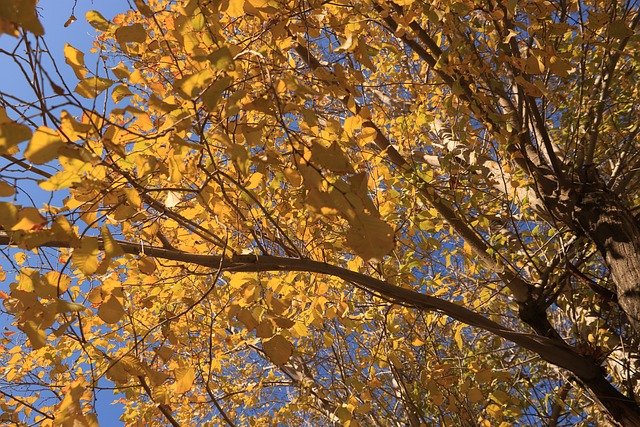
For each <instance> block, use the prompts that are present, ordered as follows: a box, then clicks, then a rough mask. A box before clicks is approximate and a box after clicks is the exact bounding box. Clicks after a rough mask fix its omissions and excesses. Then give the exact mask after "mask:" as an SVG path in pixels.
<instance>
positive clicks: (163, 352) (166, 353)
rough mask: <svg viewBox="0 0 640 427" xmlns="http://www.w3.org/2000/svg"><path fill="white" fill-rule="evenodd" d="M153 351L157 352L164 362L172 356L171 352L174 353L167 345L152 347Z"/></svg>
mask: <svg viewBox="0 0 640 427" xmlns="http://www.w3.org/2000/svg"><path fill="white" fill-rule="evenodd" d="M153 351H155V352H156V353H157V354H158V356H160V358H162V360H163V361H165V362H168V361H169V360H170V359H171V358H172V357H173V354H174V353H175V352H174V351H173V350H171V349H170V348H169V347H157V348H154V349H153Z"/></svg>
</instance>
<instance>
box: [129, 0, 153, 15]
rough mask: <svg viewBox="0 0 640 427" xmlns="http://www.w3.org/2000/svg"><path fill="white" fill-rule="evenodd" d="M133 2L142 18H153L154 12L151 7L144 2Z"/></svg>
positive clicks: (140, 0) (138, 0) (137, 0)
mask: <svg viewBox="0 0 640 427" xmlns="http://www.w3.org/2000/svg"><path fill="white" fill-rule="evenodd" d="M133 2H134V3H135V5H136V7H137V8H138V10H139V11H140V13H141V14H142V16H145V17H147V18H151V17H152V16H153V11H152V10H151V8H150V7H149V6H147V4H146V3H145V2H144V0H133Z"/></svg>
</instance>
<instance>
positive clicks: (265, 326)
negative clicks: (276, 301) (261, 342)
mask: <svg viewBox="0 0 640 427" xmlns="http://www.w3.org/2000/svg"><path fill="white" fill-rule="evenodd" d="M256 336H257V337H258V338H270V337H272V336H273V323H272V322H271V320H269V319H263V320H262V321H261V322H260V323H258V325H257V326H256Z"/></svg>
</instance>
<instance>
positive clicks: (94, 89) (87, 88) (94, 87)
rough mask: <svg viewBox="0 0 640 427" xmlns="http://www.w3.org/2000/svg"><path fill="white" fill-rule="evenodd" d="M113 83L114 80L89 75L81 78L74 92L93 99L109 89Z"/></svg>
mask: <svg viewBox="0 0 640 427" xmlns="http://www.w3.org/2000/svg"><path fill="white" fill-rule="evenodd" d="M112 84H113V80H109V79H105V78H102V77H89V78H86V79H84V80H81V81H80V83H78V85H77V86H76V88H75V89H74V92H76V93H77V94H78V95H80V96H82V97H84V98H88V99H93V98H95V97H97V96H98V95H100V94H101V93H102V92H104V91H105V90H107V89H109V87H111V85H112Z"/></svg>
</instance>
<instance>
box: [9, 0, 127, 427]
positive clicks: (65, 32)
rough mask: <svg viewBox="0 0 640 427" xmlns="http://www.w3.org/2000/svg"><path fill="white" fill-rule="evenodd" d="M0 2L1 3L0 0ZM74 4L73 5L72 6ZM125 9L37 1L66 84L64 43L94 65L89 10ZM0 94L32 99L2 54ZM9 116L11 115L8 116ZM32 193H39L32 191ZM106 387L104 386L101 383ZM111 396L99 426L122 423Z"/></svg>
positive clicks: (114, 4)
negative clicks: (70, 19)
mask: <svg viewBox="0 0 640 427" xmlns="http://www.w3.org/2000/svg"><path fill="white" fill-rule="evenodd" d="M0 1H3V0H0ZM74 3H76V4H74ZM128 8H129V5H128V3H127V1H126V0H76V1H75V2H74V0H40V2H39V3H38V12H39V15H40V21H41V22H42V24H43V26H44V28H45V36H44V38H45V40H46V43H47V45H48V47H49V50H50V52H51V54H52V56H53V58H54V60H55V61H56V63H57V65H58V67H59V69H60V71H61V73H62V75H63V76H64V78H65V80H66V81H67V82H68V84H69V86H70V87H75V85H76V83H77V79H76V77H75V75H74V74H73V71H72V70H71V68H70V67H68V66H67V65H66V64H65V61H64V55H63V48H64V46H65V43H70V44H71V45H73V46H74V47H75V48H77V49H79V50H81V51H83V52H85V53H86V57H85V58H86V63H87V65H88V66H90V64H92V62H94V63H95V56H94V57H93V58H92V56H91V55H89V53H88V52H89V49H90V48H91V46H92V41H93V38H94V36H95V34H96V31H95V30H94V28H93V27H91V26H90V25H89V24H88V23H87V22H86V19H85V14H86V12H87V11H89V10H98V11H100V13H101V14H102V15H103V16H104V17H106V18H107V19H111V18H113V16H115V15H117V14H118V13H120V12H123V11H125V10H127V9H128ZM72 14H73V15H74V16H75V17H76V18H77V20H76V21H75V22H73V23H71V24H70V25H68V26H67V27H65V26H64V24H65V22H67V20H69V18H70V16H71V15H72ZM16 43H17V39H15V38H13V37H11V36H8V35H6V34H4V35H0V49H4V50H6V51H9V52H11V51H13V49H15V47H16ZM23 52H24V48H23V47H22V46H19V47H18V49H17V51H16V53H17V54H22V53H23ZM0 69H1V70H2V73H1V75H0V92H5V93H9V94H12V95H16V96H18V97H20V98H23V99H25V100H33V98H34V95H33V92H32V90H31V89H30V88H29V85H28V82H27V81H26V80H25V77H24V75H23V74H22V73H21V72H20V70H19V68H18V67H17V65H16V64H15V63H13V61H12V60H11V59H9V58H8V57H7V56H6V55H1V56H0ZM10 116H11V114H10ZM36 194H42V193H41V192H36ZM34 201H35V202H36V204H38V203H42V202H44V203H46V202H48V200H34ZM0 263H1V262H0ZM13 280H14V276H13V275H12V274H8V275H7V282H12V281H13ZM7 288H8V283H4V284H2V285H0V289H3V290H5V291H8V289H7ZM6 321H7V319H6V317H0V326H3V327H4V326H5V325H6ZM105 385H107V384H105ZM113 400H114V395H113V394H112V393H111V392H110V391H103V392H101V393H99V394H98V396H97V406H96V411H97V413H98V419H99V422H100V425H101V426H107V427H119V426H122V425H123V423H122V422H120V421H119V420H118V419H119V417H120V415H121V413H122V407H121V405H113V404H112V402H113Z"/></svg>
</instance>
